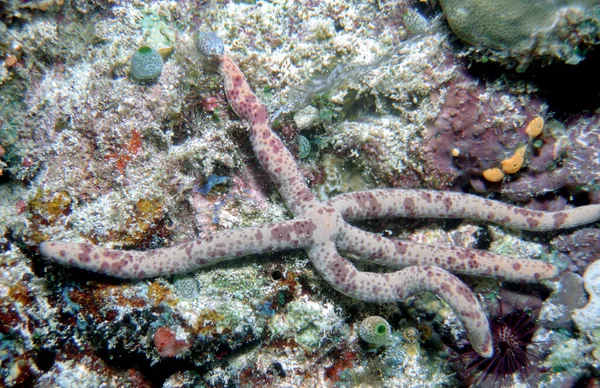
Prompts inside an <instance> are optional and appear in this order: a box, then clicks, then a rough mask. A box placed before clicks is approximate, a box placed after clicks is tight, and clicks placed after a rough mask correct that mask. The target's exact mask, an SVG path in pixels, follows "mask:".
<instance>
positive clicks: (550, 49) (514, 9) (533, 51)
mask: <svg viewBox="0 0 600 388" xmlns="http://www.w3.org/2000/svg"><path fill="white" fill-rule="evenodd" d="M439 2H440V4H441V6H442V9H443V10H444V16H445V17H446V20H448V24H450V27H451V28H452V30H453V31H454V33H456V35H457V36H458V37H459V38H460V39H462V40H463V41H465V42H467V43H469V44H471V45H473V46H475V47H476V48H484V49H486V50H485V51H483V52H481V51H480V52H479V53H478V55H480V56H485V58H487V59H492V60H496V61H499V62H503V63H506V64H511V65H512V64H515V63H516V64H517V65H518V69H520V70H523V69H525V68H526V67H527V65H528V64H529V63H531V62H532V61H534V60H538V61H544V62H551V61H552V60H556V59H559V60H562V61H564V62H566V63H570V64H576V63H578V62H580V61H581V60H582V59H583V58H584V57H585V54H586V51H587V50H589V49H590V48H591V47H592V46H593V45H594V44H597V43H598V42H599V41H600V5H599V4H598V2H597V1H595V0H560V1H551V0H543V1H539V0H517V1H514V0H499V1H493V0H490V1H480V0H466V1H463V0H439Z"/></svg>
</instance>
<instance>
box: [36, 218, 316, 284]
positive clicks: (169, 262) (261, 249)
mask: <svg viewBox="0 0 600 388" xmlns="http://www.w3.org/2000/svg"><path fill="white" fill-rule="evenodd" d="M314 230H315V225H314V224H313V223H312V221H307V220H302V219H299V220H291V221H281V222H277V223H271V224H266V225H263V226H255V227H250V228H240V229H234V230H223V231H218V232H215V233H211V234H210V235H208V236H206V237H204V238H201V239H198V240H195V241H191V242H187V243H182V244H178V245H175V246H172V247H169V248H162V249H153V250H150V251H123V250H117V249H107V248H102V247H99V246H96V245H92V244H88V243H74V242H62V241H49V242H44V243H42V244H41V245H40V253H41V254H42V255H44V256H46V257H47V258H48V259H50V260H52V261H55V262H58V263H62V264H67V265H70V266H74V267H79V268H83V269H87V270H90V271H94V272H99V273H102V274H106V275H110V276H115V277H119V278H134V279H140V278H150V277H156V276H164V275H174V274H180V273H186V272H192V271H194V270H196V269H198V268H202V267H206V266H210V265H214V264H216V263H218V262H221V261H225V260H232V259H235V258H238V257H241V256H246V255H251V254H256V253H268V252H273V251H281V250H286V249H296V248H304V247H307V246H309V245H311V244H312V243H313V236H312V233H313V231H314Z"/></svg>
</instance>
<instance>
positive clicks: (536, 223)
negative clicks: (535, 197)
mask: <svg viewBox="0 0 600 388" xmlns="http://www.w3.org/2000/svg"><path fill="white" fill-rule="evenodd" d="M328 203H329V204H330V205H332V206H333V207H334V208H335V209H337V210H338V211H340V212H341V213H342V216H343V217H344V219H346V220H348V221H355V220H364V219H370V218H380V217H411V218H415V217H423V218H428V217H431V218H469V219H473V220H478V221H484V222H493V223H496V224H499V225H503V226H506V227H509V228H513V229H522V230H532V231H549V230H557V229H567V228H573V227H576V226H580V225H585V224H589V223H592V222H595V221H598V220H600V204H599V205H587V206H581V207H577V208H574V209H569V210H564V211H560V212H541V211H533V210H527V209H523V208H520V207H517V206H511V205H507V204H505V203H502V202H498V201H492V200H489V199H485V198H481V197H478V196H475V195H470V194H463V193H452V192H438V191H431V190H402V189H381V190H371V191H362V192H355V193H348V194H341V195H338V196H336V197H334V198H332V199H331V200H330V201H329V202H328Z"/></svg>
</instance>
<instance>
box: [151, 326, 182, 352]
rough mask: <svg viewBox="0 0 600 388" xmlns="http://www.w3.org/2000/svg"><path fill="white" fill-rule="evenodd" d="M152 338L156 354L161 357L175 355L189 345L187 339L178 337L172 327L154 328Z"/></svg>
mask: <svg viewBox="0 0 600 388" xmlns="http://www.w3.org/2000/svg"><path fill="white" fill-rule="evenodd" d="M152 340H153V341H154V346H155V347H156V351H157V352H158V355H159V356H161V357H175V356H178V355H180V354H182V353H183V352H185V351H186V350H188V349H189V348H190V347H191V344H190V343H189V342H188V341H187V340H184V339H178V338H177V335H176V333H175V332H174V331H173V330H172V329H170V328H168V327H164V326H161V327H159V328H158V329H156V332H155V333H154V336H153V337H152Z"/></svg>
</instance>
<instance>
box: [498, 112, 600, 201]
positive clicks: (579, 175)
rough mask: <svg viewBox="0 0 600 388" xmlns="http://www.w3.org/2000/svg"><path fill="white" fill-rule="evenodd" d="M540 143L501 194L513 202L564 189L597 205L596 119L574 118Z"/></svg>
mask: <svg viewBox="0 0 600 388" xmlns="http://www.w3.org/2000/svg"><path fill="white" fill-rule="evenodd" d="M540 140H541V141H542V142H543V143H542V145H541V147H540V148H539V149H538V150H536V151H535V152H534V153H533V155H532V157H531V158H530V160H529V161H528V167H527V169H526V171H524V173H523V174H522V175H521V176H519V177H518V179H515V180H513V181H512V182H507V183H506V184H505V185H503V186H502V188H501V190H500V191H501V193H502V194H504V195H506V196H507V197H508V198H511V199H514V200H517V201H528V200H530V199H531V198H532V197H536V196H542V195H544V194H547V193H553V192H555V191H556V190H559V189H566V191H567V192H568V193H570V194H580V193H583V194H584V196H586V197H587V201H589V202H591V203H600V115H597V114H596V115H589V116H583V117H574V118H572V119H570V120H568V121H567V122H566V123H565V129H564V130H563V131H560V132H558V133H557V134H547V135H544V136H542V137H541V138H540Z"/></svg>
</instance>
